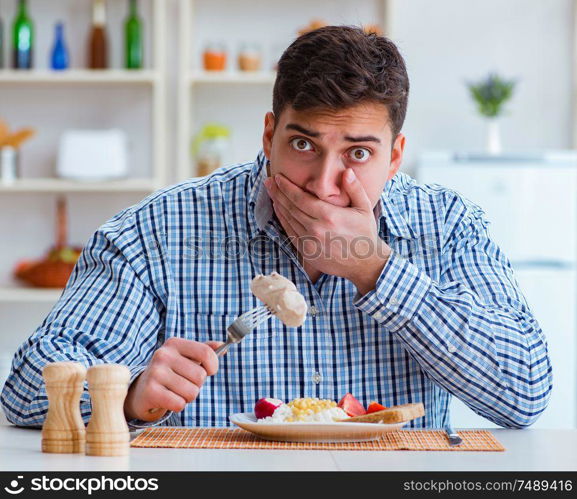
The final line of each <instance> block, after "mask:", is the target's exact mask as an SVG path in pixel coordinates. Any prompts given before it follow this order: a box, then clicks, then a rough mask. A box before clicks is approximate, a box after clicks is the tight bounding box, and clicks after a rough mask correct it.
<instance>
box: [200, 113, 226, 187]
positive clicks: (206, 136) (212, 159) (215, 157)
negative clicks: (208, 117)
mask: <svg viewBox="0 0 577 499" xmlns="http://www.w3.org/2000/svg"><path fill="white" fill-rule="evenodd" d="M229 149H230V129H229V128H228V127H226V126H224V125H220V124H217V123H210V124H208V125H205V126H204V127H203V128H202V130H201V131H200V132H199V133H198V134H197V135H196V137H195V139H194V142H193V148H192V151H193V155H194V158H195V160H196V175H197V176H198V177H204V176H206V175H209V174H210V173H212V172H213V171H214V170H216V169H217V168H219V167H220V166H222V165H223V161H224V158H225V157H226V155H227V154H228V151H229Z"/></svg>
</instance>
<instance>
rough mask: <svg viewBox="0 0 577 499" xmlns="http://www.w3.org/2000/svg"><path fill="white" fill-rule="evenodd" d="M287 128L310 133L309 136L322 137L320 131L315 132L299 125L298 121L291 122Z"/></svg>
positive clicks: (305, 133) (306, 133)
mask: <svg viewBox="0 0 577 499" xmlns="http://www.w3.org/2000/svg"><path fill="white" fill-rule="evenodd" d="M285 129H286V130H296V131H297V132H300V133H302V134H304V135H308V136H309V137H320V135H321V134H320V133H319V132H313V131H312V130H307V129H306V128H305V127H302V126H300V125H297V124H296V123H289V124H288V125H287V126H286V127H285Z"/></svg>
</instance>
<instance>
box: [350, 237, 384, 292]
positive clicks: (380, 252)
mask: <svg viewBox="0 0 577 499" xmlns="http://www.w3.org/2000/svg"><path fill="white" fill-rule="evenodd" d="M390 255H391V248H390V247H389V246H387V245H386V244H384V243H383V246H381V247H379V248H377V251H376V252H375V255H374V256H373V257H372V258H370V259H367V260H363V264H362V266H361V270H360V272H359V273H358V275H357V276H354V277H353V278H351V279H349V280H350V281H351V282H352V283H353V284H354V285H355V287H356V288H357V291H358V292H359V294H360V295H361V296H362V295H366V294H367V293H368V292H369V291H372V290H373V289H375V287H376V285H377V281H378V279H379V276H380V275H381V272H382V271H383V268H384V267H385V265H386V264H387V261H388V260H389V256H390Z"/></svg>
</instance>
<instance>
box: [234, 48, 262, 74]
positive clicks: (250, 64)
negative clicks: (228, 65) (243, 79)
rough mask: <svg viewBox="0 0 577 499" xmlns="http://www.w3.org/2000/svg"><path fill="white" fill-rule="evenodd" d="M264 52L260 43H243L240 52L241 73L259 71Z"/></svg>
mask: <svg viewBox="0 0 577 499" xmlns="http://www.w3.org/2000/svg"><path fill="white" fill-rule="evenodd" d="M261 67H262V52H261V49H260V46H259V45H258V43H243V44H242V45H241V47H240V50H239V52H238V68H239V69H240V70H241V71H259V70H260V69H261Z"/></svg>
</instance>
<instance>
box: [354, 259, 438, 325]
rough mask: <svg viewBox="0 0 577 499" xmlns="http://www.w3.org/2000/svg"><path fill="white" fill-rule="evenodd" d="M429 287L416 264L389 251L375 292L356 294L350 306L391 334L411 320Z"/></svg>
mask: <svg viewBox="0 0 577 499" xmlns="http://www.w3.org/2000/svg"><path fill="white" fill-rule="evenodd" d="M431 285H432V281H431V278H430V277H429V276H428V275H427V274H425V273H424V272H423V271H422V270H421V269H419V268H418V267H417V266H416V265H414V264H412V263H410V262H409V261H408V260H406V259H405V258H403V257H402V256H400V255H399V254H398V253H396V252H395V251H393V252H391V254H390V256H389V259H388V260H387V263H386V264H385V266H384V267H383V270H382V271H381V274H380V276H379V278H378V279H377V282H376V285H375V289H373V290H372V291H369V292H368V293H367V294H365V295H360V294H359V293H357V295H356V296H355V298H354V301H353V305H354V306H355V307H357V308H358V309H359V310H361V311H363V312H364V313H366V314H368V315H370V316H371V317H372V318H373V319H374V320H376V321H377V322H378V323H379V324H382V325H383V326H385V327H386V328H387V329H389V330H390V331H392V332H394V331H397V330H399V329H401V328H402V327H404V326H406V324H407V323H408V322H409V321H411V319H412V318H413V316H414V315H415V313H416V312H417V310H418V309H419V307H420V305H421V303H422V302H423V300H424V299H425V297H426V295H427V293H428V292H429V290H430V288H431Z"/></svg>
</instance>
